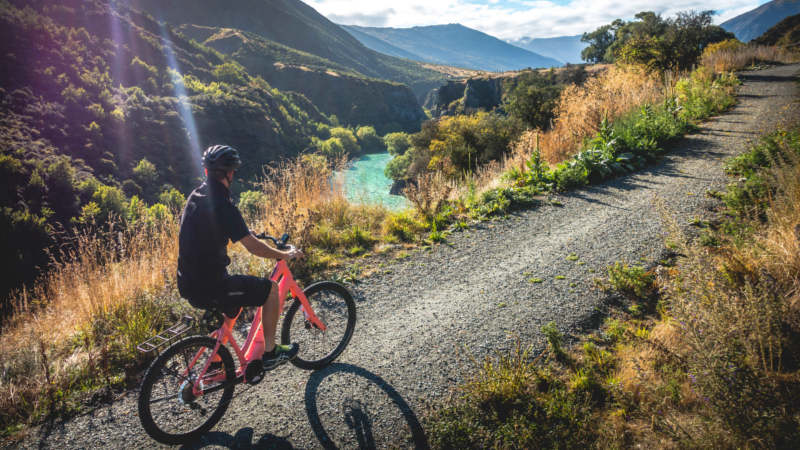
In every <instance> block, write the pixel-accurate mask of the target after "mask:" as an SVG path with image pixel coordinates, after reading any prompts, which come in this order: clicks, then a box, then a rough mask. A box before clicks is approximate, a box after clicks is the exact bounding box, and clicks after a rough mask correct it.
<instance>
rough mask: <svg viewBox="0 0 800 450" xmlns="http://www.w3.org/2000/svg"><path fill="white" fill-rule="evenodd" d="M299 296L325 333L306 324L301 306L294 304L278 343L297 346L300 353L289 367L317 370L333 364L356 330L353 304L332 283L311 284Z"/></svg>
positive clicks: (338, 287)
mask: <svg viewBox="0 0 800 450" xmlns="http://www.w3.org/2000/svg"><path fill="white" fill-rule="evenodd" d="M303 293H304V294H305V296H306V298H307V299H308V302H309V304H310V305H311V308H312V309H313V310H314V314H316V315H317V317H319V319H320V320H321V321H322V323H323V324H325V327H326V329H325V331H321V330H319V329H318V328H317V327H315V326H314V325H313V324H312V323H311V322H310V321H309V320H307V319H306V318H305V314H303V312H302V308H301V306H302V303H300V300H295V301H294V303H292V305H291V306H290V307H289V311H287V312H286V318H285V319H284V320H283V327H282V329H281V342H282V343H284V344H288V343H290V342H297V343H298V344H299V345H300V353H299V354H298V355H297V358H295V359H293V360H292V364H294V365H295V366H297V367H299V368H301V369H321V368H323V367H325V366H327V365H328V364H330V363H331V362H333V360H335V359H336V357H338V356H339V355H340V354H341V353H342V351H344V349H345V347H347V344H348V343H349V342H350V338H351V337H352V336H353V329H354V328H355V326H356V303H355V301H354V300H353V296H352V295H351V294H350V291H348V290H347V288H346V287H344V286H342V285H341V284H339V283H334V282H332V281H322V282H319V283H315V284H312V285H311V286H309V287H307V288H306V289H305V290H304V291H303Z"/></svg>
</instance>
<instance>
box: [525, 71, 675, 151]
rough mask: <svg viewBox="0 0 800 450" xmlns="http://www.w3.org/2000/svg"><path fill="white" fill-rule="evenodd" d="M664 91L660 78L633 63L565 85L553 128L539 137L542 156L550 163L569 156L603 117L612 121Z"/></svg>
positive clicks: (659, 96)
mask: <svg viewBox="0 0 800 450" xmlns="http://www.w3.org/2000/svg"><path fill="white" fill-rule="evenodd" d="M664 94H665V90H664V84H663V83H662V82H661V80H659V79H658V78H657V77H656V76H654V75H649V74H647V73H646V72H645V71H643V70H640V69H637V68H633V67H611V68H609V69H608V70H606V71H605V72H603V73H601V74H600V75H599V76H597V77H594V78H590V79H589V80H587V81H586V83H584V84H583V85H582V86H577V85H571V86H568V87H567V88H566V89H564V91H563V92H562V93H561V98H560V99H559V101H558V106H557V107H556V119H555V121H554V124H553V128H552V129H551V130H550V131H548V132H546V133H542V134H541V136H540V138H539V148H540V149H541V152H542V157H543V158H544V159H545V160H546V161H547V162H549V163H551V164H555V163H558V162H561V161H563V160H565V159H567V158H569V157H570V156H572V155H573V154H575V153H576V152H577V151H578V149H579V147H580V145H581V143H583V141H584V139H586V138H587V137H590V136H593V135H594V134H595V133H597V131H598V129H599V126H600V122H601V121H602V120H603V119H604V118H605V119H607V120H609V121H614V119H616V118H618V117H620V116H622V115H623V114H625V113H627V112H628V111H631V110H632V109H634V108H636V107H638V106H641V105H643V104H645V103H651V104H652V103H655V102H658V101H659V100H661V99H662V98H663V97H664ZM523 139H525V137H523Z"/></svg>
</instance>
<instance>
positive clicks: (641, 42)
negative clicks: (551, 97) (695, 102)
mask: <svg viewBox="0 0 800 450" xmlns="http://www.w3.org/2000/svg"><path fill="white" fill-rule="evenodd" d="M712 15H713V12H712V11H702V12H695V11H690V12H679V13H678V14H677V15H676V16H675V17H674V18H668V19H664V18H662V17H661V16H660V15H658V14H655V13H653V12H650V11H643V12H640V13H638V14H636V20H633V21H630V22H625V21H624V20H620V19H617V20H615V21H614V22H612V23H611V24H609V25H603V26H601V27H600V28H598V29H597V30H595V31H593V32H591V33H584V35H583V37H582V38H581V40H582V41H583V42H587V43H589V46H588V47H586V48H585V49H584V50H583V51H582V53H581V57H582V58H583V59H584V60H587V61H590V62H615V61H618V62H623V63H627V64H637V65H642V66H644V67H647V68H648V69H650V70H656V71H664V70H687V69H690V68H691V67H692V66H694V65H695V64H696V63H697V61H698V59H699V58H700V55H701V54H702V52H703V49H704V48H705V47H706V46H708V45H709V44H711V43H714V42H720V41H724V40H726V39H732V38H734V36H733V34H731V33H729V32H727V31H725V30H723V29H722V28H720V27H719V26H717V25H713V24H712Z"/></svg>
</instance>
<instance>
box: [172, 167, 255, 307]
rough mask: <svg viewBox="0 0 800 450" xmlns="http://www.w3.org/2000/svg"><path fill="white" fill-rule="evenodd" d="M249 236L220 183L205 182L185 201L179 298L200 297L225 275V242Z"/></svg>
mask: <svg viewBox="0 0 800 450" xmlns="http://www.w3.org/2000/svg"><path fill="white" fill-rule="evenodd" d="M248 234H250V230H249V229H248V228H247V224H245V222H244V219H243V218H242V214H241V213H240V212H239V209H237V208H236V206H235V205H234V204H233V201H232V200H231V196H230V191H229V190H228V188H226V187H225V185H223V184H222V183H220V182H219V181H217V180H214V179H208V180H206V182H205V183H203V184H201V185H200V186H199V187H198V188H197V189H195V190H194V191H192V193H191V194H190V195H189V198H188V199H187V200H186V206H185V207H184V208H183V215H182V216H181V228H180V232H179V235H178V287H179V289H180V291H181V295H182V296H184V297H187V298H189V297H192V296H198V295H203V293H204V292H206V291H208V290H213V288H215V287H217V286H219V285H220V284H221V282H222V280H223V279H224V278H225V276H226V275H227V269H226V267H227V266H228V264H230V262H231V260H230V258H228V251H227V247H228V241H229V240H230V241H232V242H237V241H239V240H241V239H242V238H244V237H245V236H247V235H248Z"/></svg>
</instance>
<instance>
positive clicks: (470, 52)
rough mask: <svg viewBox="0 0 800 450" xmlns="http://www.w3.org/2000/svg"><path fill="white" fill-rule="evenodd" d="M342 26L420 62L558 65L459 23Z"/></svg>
mask: <svg viewBox="0 0 800 450" xmlns="http://www.w3.org/2000/svg"><path fill="white" fill-rule="evenodd" d="M342 27H343V28H344V29H345V30H347V31H348V32H349V33H350V34H352V35H353V37H355V38H356V39H358V40H359V41H360V42H361V43H362V44H364V45H365V46H367V47H369V48H371V49H373V50H375V51H378V52H383V53H386V54H388V55H391V56H397V57H402V58H410V59H414V60H417V61H421V62H427V63H434V64H444V65H449V66H456V67H463V68H469V69H476V70H486V71H495V72H496V71H508V70H519V69H524V68H527V67H535V68H542V67H558V66H561V65H562V62H561V61H558V60H557V59H554V58H549V57H546V56H542V55H540V54H538V53H536V52H532V51H529V50H526V49H523V48H520V47H517V46H514V45H512V44H509V43H508V42H505V41H503V40H500V39H498V38H496V37H494V36H491V35H489V34H486V33H484V32H482V31H480V30H476V29H473V28H469V27H467V26H464V25H462V24H460V23H450V24H446V25H425V26H416V27H411V28H381V27H362V26H351V25H343V26H342Z"/></svg>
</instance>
